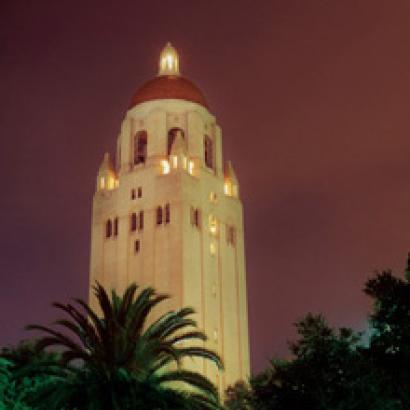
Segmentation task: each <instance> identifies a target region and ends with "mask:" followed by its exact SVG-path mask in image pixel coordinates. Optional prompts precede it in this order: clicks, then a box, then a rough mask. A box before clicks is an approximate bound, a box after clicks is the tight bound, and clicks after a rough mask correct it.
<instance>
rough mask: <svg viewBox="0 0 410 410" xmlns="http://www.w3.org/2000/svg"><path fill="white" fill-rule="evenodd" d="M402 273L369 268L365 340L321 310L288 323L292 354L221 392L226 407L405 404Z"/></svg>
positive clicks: (363, 408) (326, 408) (408, 382)
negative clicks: (293, 332) (370, 305)
mask: <svg viewBox="0 0 410 410" xmlns="http://www.w3.org/2000/svg"><path fill="white" fill-rule="evenodd" d="M406 276H407V278H406V280H403V279H399V278H396V277H394V276H393V275H392V273H391V272H390V271H385V272H381V273H376V275H375V276H374V277H373V278H371V279H370V280H368V281H367V283H366V285H365V289H364V292H365V293H366V294H367V295H368V296H370V297H371V298H372V299H373V301H374V309H373V314H372V315H371V317H370V323H369V328H370V333H371V336H370V341H369V343H366V344H364V343H360V339H361V335H360V334H358V333H355V332H353V331H352V330H351V329H346V328H340V329H337V330H336V329H332V328H331V327H329V325H328V324H327V323H326V321H325V319H324V318H323V317H322V316H321V315H316V316H315V315H312V314H308V315H307V316H306V317H305V318H304V319H303V320H301V321H299V322H298V323H296V328H297V331H298V335H299V337H298V339H297V341H296V342H293V343H290V345H289V347H290V351H291V353H292V359H290V360H277V359H274V360H272V361H271V363H270V366H269V367H268V369H266V370H265V371H264V372H262V373H260V374H258V375H256V376H254V377H252V378H251V379H250V381H249V384H246V383H242V382H241V383H237V384H236V385H234V386H233V387H230V388H229V389H228V390H227V392H226V401H225V405H226V407H227V408H228V409H229V410H240V409H241V410H294V409H300V410H367V409H369V410H408V409H410V282H409V280H410V269H408V270H407V275H406Z"/></svg>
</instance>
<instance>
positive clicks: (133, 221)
mask: <svg viewBox="0 0 410 410" xmlns="http://www.w3.org/2000/svg"><path fill="white" fill-rule="evenodd" d="M136 230H137V214H136V213H135V212H134V213H132V214H131V232H134V231H136Z"/></svg>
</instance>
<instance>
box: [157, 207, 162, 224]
mask: <svg viewBox="0 0 410 410" xmlns="http://www.w3.org/2000/svg"><path fill="white" fill-rule="evenodd" d="M161 224H162V207H161V206H159V207H158V208H157V225H161Z"/></svg>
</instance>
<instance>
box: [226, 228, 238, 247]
mask: <svg viewBox="0 0 410 410" xmlns="http://www.w3.org/2000/svg"><path fill="white" fill-rule="evenodd" d="M235 236H236V235H235V227H234V226H231V225H227V226H226V241H227V242H228V244H230V245H232V246H235V239H236V238H235Z"/></svg>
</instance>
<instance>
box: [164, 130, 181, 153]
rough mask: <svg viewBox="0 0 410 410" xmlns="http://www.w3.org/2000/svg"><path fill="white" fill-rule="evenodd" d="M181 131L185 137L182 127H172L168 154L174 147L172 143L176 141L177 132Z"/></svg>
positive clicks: (169, 133) (169, 132) (169, 135)
mask: <svg viewBox="0 0 410 410" xmlns="http://www.w3.org/2000/svg"><path fill="white" fill-rule="evenodd" d="M178 133H180V134H181V135H182V138H185V135H184V131H182V129H181V128H171V129H170V130H169V131H168V144H167V154H168V155H170V154H171V149H172V144H173V143H174V141H175V138H176V137H177V134H178Z"/></svg>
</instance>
